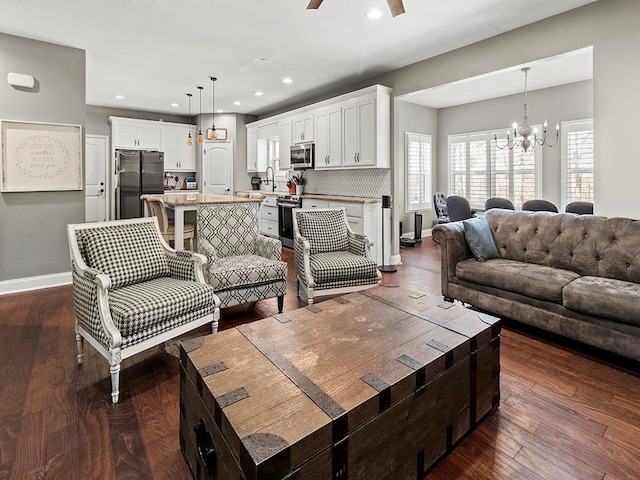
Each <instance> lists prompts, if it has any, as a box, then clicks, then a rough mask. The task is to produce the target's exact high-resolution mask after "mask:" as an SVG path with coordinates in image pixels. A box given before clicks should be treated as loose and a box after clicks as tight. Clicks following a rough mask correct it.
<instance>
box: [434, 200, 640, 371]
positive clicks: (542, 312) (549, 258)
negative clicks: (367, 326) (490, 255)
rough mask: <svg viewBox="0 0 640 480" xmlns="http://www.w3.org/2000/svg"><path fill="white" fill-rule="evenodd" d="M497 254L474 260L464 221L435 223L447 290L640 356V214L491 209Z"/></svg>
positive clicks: (507, 313)
mask: <svg viewBox="0 0 640 480" xmlns="http://www.w3.org/2000/svg"><path fill="white" fill-rule="evenodd" d="M485 217H486V219H487V222H488V224H489V227H490V229H491V233H492V235H493V239H494V241H495V243H496V246H497V249H498V254H499V258H495V259H491V260H487V261H486V262H479V261H477V260H475V259H474V258H473V257H472V255H471V252H470V250H469V247H468V245H467V243H466V241H465V236H464V227H463V224H462V222H455V223H451V224H443V225H436V226H435V227H434V228H433V238H434V240H435V241H436V242H437V243H438V244H439V245H440V246H441V249H442V260H441V261H442V272H441V274H442V294H443V295H444V297H445V298H447V299H457V300H461V301H463V302H465V303H469V304H471V305H474V306H476V307H478V308H480V309H483V310H486V311H488V312H491V313H493V314H496V315H500V316H503V317H507V318H511V319H514V320H518V321H520V322H523V323H526V324H530V325H533V326H535V327H539V328H542V329H545V330H548V331H551V332H554V333H558V334H560V335H564V336H566V337H570V338H573V339H575V340H578V341H580V342H583V343H585V344H589V345H593V346H596V347H599V348H602V349H605V350H609V351H611V352H614V353H617V354H620V355H623V356H626V357H629V358H633V359H635V360H640V221H637V220H630V219H627V218H605V217H597V216H592V215H574V214H566V213H560V214H556V213H550V212H525V211H510V210H501V209H493V210H489V211H487V212H486V213H485Z"/></svg>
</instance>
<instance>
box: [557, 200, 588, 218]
mask: <svg viewBox="0 0 640 480" xmlns="http://www.w3.org/2000/svg"><path fill="white" fill-rule="evenodd" d="M564 211H565V212H567V213H577V214H578V215H593V202H571V203H568V204H567V206H566V207H564Z"/></svg>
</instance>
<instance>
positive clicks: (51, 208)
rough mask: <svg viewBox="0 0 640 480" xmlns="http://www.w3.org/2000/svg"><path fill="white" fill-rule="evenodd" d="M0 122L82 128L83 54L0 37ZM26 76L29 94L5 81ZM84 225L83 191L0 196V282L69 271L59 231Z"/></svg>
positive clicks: (45, 44) (63, 235)
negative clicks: (29, 79) (31, 79)
mask: <svg viewBox="0 0 640 480" xmlns="http://www.w3.org/2000/svg"><path fill="white" fill-rule="evenodd" d="M0 66H1V70H0V79H2V81H0V118H2V119H5V120H27V121H34V122H51V123H63V124H72V125H82V127H83V132H84V125H85V52H84V50H78V49H75V48H68V47H62V46H59V45H53V44H50V43H43V42H39V41H36V40H29V39H25V38H21V37H15V36H12V35H6V34H2V33H0ZM8 72H17V73H24V74H28V75H32V76H33V77H34V78H35V80H36V86H35V88H34V89H33V90H30V91H24V90H19V89H16V88H14V87H11V86H10V85H8V83H7V82H6V80H5V79H6V78H7V73H8ZM82 221H84V192H82V191H68V192H33V193H31V192H28V193H2V194H0V225H1V227H0V281H4V280H10V279H17V278H25V277H32V276H38V275H47V274H54V273H61V272H68V271H69V270H70V263H69V247H68V245H67V239H66V232H65V227H66V225H67V224H68V223H77V222H82Z"/></svg>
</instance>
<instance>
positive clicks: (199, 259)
mask: <svg viewBox="0 0 640 480" xmlns="http://www.w3.org/2000/svg"><path fill="white" fill-rule="evenodd" d="M166 255H167V264H168V265H169V275H170V276H171V278H176V279H178V280H190V281H192V282H198V283H205V281H204V272H203V266H204V265H205V264H206V263H207V258H206V257H205V256H204V255H201V254H199V253H195V252H192V251H190V250H173V251H166Z"/></svg>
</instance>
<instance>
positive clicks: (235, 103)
mask: <svg viewBox="0 0 640 480" xmlns="http://www.w3.org/2000/svg"><path fill="white" fill-rule="evenodd" d="M233 104H234V105H242V103H240V102H239V101H238V100H236V101H235V102H233Z"/></svg>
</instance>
